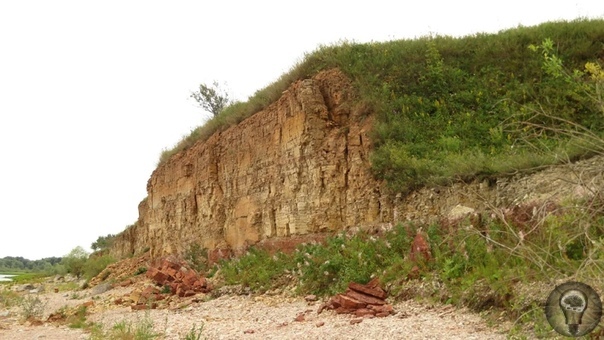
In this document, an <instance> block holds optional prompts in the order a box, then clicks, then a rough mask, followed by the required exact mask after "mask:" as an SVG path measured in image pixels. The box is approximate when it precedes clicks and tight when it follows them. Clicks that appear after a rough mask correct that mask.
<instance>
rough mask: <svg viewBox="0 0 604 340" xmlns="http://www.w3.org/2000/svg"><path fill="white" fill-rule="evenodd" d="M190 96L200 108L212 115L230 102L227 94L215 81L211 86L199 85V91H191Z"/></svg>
mask: <svg viewBox="0 0 604 340" xmlns="http://www.w3.org/2000/svg"><path fill="white" fill-rule="evenodd" d="M191 98H193V99H195V101H197V102H198V103H199V105H200V106H201V108H202V109H204V110H206V111H208V112H211V113H212V115H214V116H216V115H218V114H219V113H220V112H222V110H224V108H225V107H227V106H228V105H229V104H231V99H230V98H229V94H228V93H227V92H226V91H225V90H223V89H221V88H220V85H219V84H218V82H217V81H214V82H213V83H212V85H211V86H209V85H206V84H201V85H199V91H196V92H192V93H191Z"/></svg>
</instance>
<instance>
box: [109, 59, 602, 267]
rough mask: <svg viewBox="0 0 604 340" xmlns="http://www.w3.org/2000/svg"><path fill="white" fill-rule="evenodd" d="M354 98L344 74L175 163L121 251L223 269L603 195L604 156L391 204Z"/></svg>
mask: <svg viewBox="0 0 604 340" xmlns="http://www.w3.org/2000/svg"><path fill="white" fill-rule="evenodd" d="M353 97H354V95H353V90H352V87H351V82H350V80H349V79H347V78H346V76H345V75H343V73H341V72H339V71H338V70H328V71H323V72H321V73H319V74H317V75H316V76H315V77H313V78H312V79H305V80H301V81H297V82H295V83H293V84H292V85H291V86H290V87H289V89H288V90H286V91H284V92H283V94H282V96H281V98H280V99H278V100H277V101H276V102H274V103H272V104H271V105H269V106H268V107H267V108H266V109H264V110H262V111H260V112H258V113H256V114H254V115H252V116H251V117H249V118H247V119H245V120H243V121H242V122H240V123H239V124H238V125H235V126H232V127H229V128H228V129H226V130H224V131H221V132H218V133H215V134H214V135H212V136H211V137H209V138H208V139H207V140H205V141H200V142H198V143H195V144H194V145H193V146H192V147H191V148H189V149H187V150H186V151H182V152H179V153H177V154H175V155H174V156H173V157H171V158H170V159H168V160H167V161H166V162H164V163H163V164H161V165H160V166H158V168H157V169H156V170H155V171H154V172H153V174H152V175H151V178H150V179H149V181H148V184H147V194H148V195H147V198H145V199H144V200H143V201H142V202H141V203H140V204H139V219H138V221H137V222H136V223H135V224H134V225H133V226H131V227H128V228H127V229H126V230H124V231H123V232H122V233H121V234H119V235H118V236H117V238H116V240H115V241H114V243H113V247H112V249H111V253H112V254H113V255H114V256H116V257H124V256H129V255H131V254H134V253H140V252H143V251H144V250H146V249H149V251H150V256H151V257H152V258H157V257H161V256H165V255H168V254H178V255H183V254H184V253H185V252H186V251H187V249H188V248H189V247H190V245H191V244H193V243H197V244H199V245H200V246H202V247H203V248H206V249H207V250H208V258H209V259H210V261H217V260H218V259H221V258H226V257H230V256H231V255H238V254H240V253H241V252H242V251H244V250H245V249H246V248H247V247H249V246H250V245H252V244H257V243H259V242H265V241H268V240H272V239H278V240H281V242H280V243H278V244H279V245H280V246H283V247H290V248H291V247H292V246H293V245H292V244H291V243H288V242H287V241H283V240H286V239H288V238H291V239H292V240H295V241H296V242H298V241H300V240H301V239H300V238H296V237H299V236H304V235H313V234H320V233H325V232H329V231H336V230H343V229H346V228H350V227H355V228H356V227H359V228H365V227H371V226H391V225H392V224H395V223H398V222H400V221H408V220H414V221H416V222H417V223H418V224H421V223H427V222H430V221H433V220H439V219H442V218H445V217H446V216H448V215H449V213H450V212H451V211H452V209H454V208H455V207H458V206H463V207H467V208H468V209H473V210H475V211H476V212H480V211H484V210H485V208H487V207H500V208H503V207H510V206H514V205H519V204H523V203H529V202H543V201H546V200H554V201H555V200H561V199H563V198H565V197H569V196H572V197H577V196H581V195H583V196H585V195H588V194H589V192H592V191H593V190H592V189H593V188H592V187H591V186H593V187H594V188H595V189H597V188H598V187H599V188H601V187H602V178H601V171H599V170H598V169H600V168H599V167H597V166H594V165H593V164H596V165H597V164H601V162H602V161H603V160H602V157H598V158H597V159H596V158H594V159H593V160H587V161H585V162H583V163H581V164H582V166H583V165H584V169H578V170H577V169H576V167H575V169H573V168H572V167H570V166H566V167H565V166H561V167H552V168H550V169H548V170H545V171H543V172H540V173H536V174H531V175H526V174H519V175H517V176H514V177H507V178H501V179H497V180H496V181H492V180H490V181H489V180H486V181H475V182H471V183H454V184H452V185H450V186H447V187H431V188H423V189H420V190H416V191H413V192H410V193H408V194H396V195H395V194H389V193H388V192H387V190H386V189H385V188H384V186H383V185H382V183H381V182H380V181H377V180H376V179H375V178H374V177H373V176H372V174H371V171H370V163H369V154H370V151H371V143H370V140H369V135H368V133H369V131H370V130H371V125H372V121H373V118H372V116H371V115H370V113H369V112H366V111H364V110H363V109H362V108H359V107H355V106H354V104H353V103H354V100H353ZM590 166H591V168H590ZM594 169H596V170H597V171H594ZM578 176H581V177H582V178H581V180H579V178H578ZM594 178H596V179H597V180H596V181H592V179H594ZM577 183H590V186H589V187H586V186H585V185H582V184H581V185H579V184H577ZM468 211H469V210H468ZM267 244H269V245H270V244H271V243H270V242H267Z"/></svg>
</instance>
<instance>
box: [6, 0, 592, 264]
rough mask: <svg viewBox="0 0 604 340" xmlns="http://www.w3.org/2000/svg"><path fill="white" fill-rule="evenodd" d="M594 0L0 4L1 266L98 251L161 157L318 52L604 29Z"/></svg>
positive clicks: (127, 220)
mask: <svg viewBox="0 0 604 340" xmlns="http://www.w3.org/2000/svg"><path fill="white" fill-rule="evenodd" d="M603 16H604V2H603V1H602V0H596V1H498V2H492V1H460V0H458V1H450V0H446V1H429V0H425V1H379V0H372V1H365V2H355V1H328V0H322V1H314V0H306V1H302V2H300V1H298V2H290V1H274V2H271V1H258V0H257V1H176V0H175V1H161V2H160V1H149V0H146V1H128V0H120V1H107V0H106V1H95V2H93V1H82V0H77V1H61V0H54V1H47V0H43V1H26V0H22V1H17V0H15V1H10V0H2V1H0V157H1V161H0V257H4V256H23V257H26V258H29V259H32V260H33V259H39V258H43V257H50V256H63V255H65V254H66V253H68V252H69V251H70V250H71V249H73V248H74V247H76V246H78V245H80V246H83V247H85V248H89V246H90V244H91V243H92V242H93V241H95V240H96V238H97V237H98V236H100V235H106V234H109V233H118V232H120V231H122V230H123V229H124V228H125V227H126V226H127V225H129V224H132V223H134V222H135V221H136V219H137V217H138V211H137V206H138V203H139V202H140V201H141V200H142V199H143V198H144V197H145V196H146V184H147V180H148V178H149V176H150V175H151V172H152V171H153V170H154V169H155V166H156V164H157V160H158V158H159V154H160V153H161V151H162V149H164V148H171V147H172V146H173V145H174V144H175V143H177V142H178V141H179V140H180V138H181V137H182V136H183V135H186V134H188V132H189V131H190V130H191V129H193V128H195V127H196V126H198V125H200V124H202V123H203V121H204V120H205V119H207V118H208V116H209V115H208V114H207V113H204V112H203V111H202V110H201V109H199V108H197V107H196V106H195V105H194V102H193V101H192V100H191V99H190V98H189V93H190V91H192V90H195V88H196V87H197V85H198V84H199V83H202V82H205V83H209V82H211V81H212V80H219V81H221V82H226V83H227V84H228V87H229V88H230V89H231V91H232V93H233V95H234V96H235V97H236V98H237V99H239V100H245V99H247V97H248V96H250V95H252V94H253V93H254V92H255V91H256V90H258V89H261V88H263V87H265V86H266V85H268V84H269V83H271V82H272V81H274V80H276V79H277V78H278V77H279V76H280V75H281V74H282V73H284V72H287V71H288V70H289V69H290V68H291V67H292V66H293V65H294V64H295V63H296V62H297V61H298V60H300V58H302V57H303V55H304V53H305V52H311V51H313V50H314V49H315V48H316V47H317V46H318V45H320V44H332V43H337V42H338V41H341V40H354V41H357V42H367V41H385V40H393V39H400V38H414V37H419V36H422V35H427V34H447V35H455V36H457V35H467V34H472V33H476V32H497V31H499V30H501V29H505V28H512V27H516V26H518V25H519V24H522V25H524V26H530V25H535V24H539V23H542V22H545V21H551V20H561V19H566V20H572V19H575V18H578V17H591V18H602V17H603Z"/></svg>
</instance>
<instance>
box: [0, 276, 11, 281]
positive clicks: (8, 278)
mask: <svg viewBox="0 0 604 340" xmlns="http://www.w3.org/2000/svg"><path fill="white" fill-rule="evenodd" d="M13 276H15V275H4V274H0V281H12V279H11V277H13Z"/></svg>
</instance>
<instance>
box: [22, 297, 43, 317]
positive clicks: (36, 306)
mask: <svg viewBox="0 0 604 340" xmlns="http://www.w3.org/2000/svg"><path fill="white" fill-rule="evenodd" d="M19 306H20V307H21V316H22V317H23V319H26V320H27V319H30V318H34V319H40V318H41V317H42V316H43V315H44V310H45V309H46V302H45V301H42V300H41V299H40V297H39V296H37V295H27V296H25V297H24V298H23V299H22V300H21V301H20V303H19Z"/></svg>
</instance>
